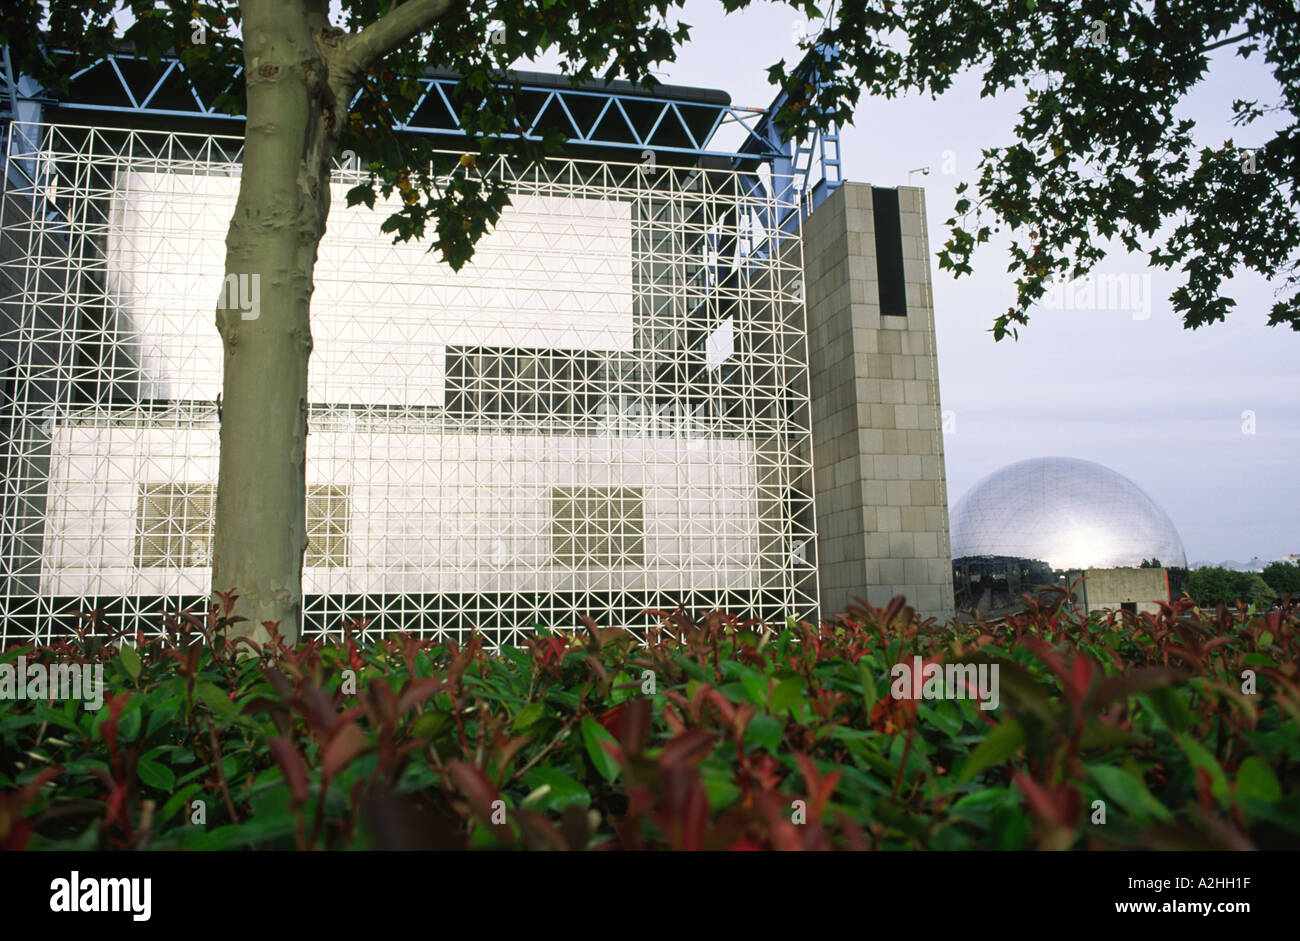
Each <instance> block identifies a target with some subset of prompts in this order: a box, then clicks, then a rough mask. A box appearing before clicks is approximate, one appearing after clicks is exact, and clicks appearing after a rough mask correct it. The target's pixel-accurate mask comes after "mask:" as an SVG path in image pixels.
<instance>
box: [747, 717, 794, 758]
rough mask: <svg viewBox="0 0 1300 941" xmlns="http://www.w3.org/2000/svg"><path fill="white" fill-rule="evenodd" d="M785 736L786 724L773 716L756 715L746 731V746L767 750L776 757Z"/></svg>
mask: <svg viewBox="0 0 1300 941" xmlns="http://www.w3.org/2000/svg"><path fill="white" fill-rule="evenodd" d="M784 735H785V723H784V722H782V721H781V720H780V719H775V718H773V717H772V716H765V715H756V716H754V718H752V719H750V720H749V725H748V726H747V727H746V729H745V738H744V744H745V746H746V747H747V748H753V747H754V746H757V747H759V748H766V749H767V751H768V753H769V754H771V755H772V756H773V757H776V756H777V755H778V754H779V753H780V750H781V738H782V736H784Z"/></svg>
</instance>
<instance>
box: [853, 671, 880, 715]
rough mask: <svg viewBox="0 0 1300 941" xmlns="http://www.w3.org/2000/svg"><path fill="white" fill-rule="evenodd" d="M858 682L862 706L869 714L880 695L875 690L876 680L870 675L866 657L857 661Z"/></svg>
mask: <svg viewBox="0 0 1300 941" xmlns="http://www.w3.org/2000/svg"><path fill="white" fill-rule="evenodd" d="M858 682H859V683H861V684H862V706H863V708H864V709H866V710H867V713H868V714H870V713H871V708H872V707H873V706H874V705H875V704H876V700H877V699H879V698H880V693H879V692H877V690H876V678H875V676H873V675H872V673H871V665H870V664H869V663H868V662H867V658H866V657H863V658H862V659H861V660H859V661H858Z"/></svg>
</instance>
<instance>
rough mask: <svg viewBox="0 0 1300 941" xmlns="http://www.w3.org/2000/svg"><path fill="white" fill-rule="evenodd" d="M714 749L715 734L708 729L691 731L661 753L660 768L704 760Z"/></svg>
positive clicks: (672, 742)
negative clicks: (695, 759)
mask: <svg viewBox="0 0 1300 941" xmlns="http://www.w3.org/2000/svg"><path fill="white" fill-rule="evenodd" d="M712 748H713V733H712V732H709V731H708V730H707V729H690V730H689V731H686V732H683V733H682V734H681V735H678V736H677V737H676V738H674V739H673V740H672V741H671V742H669V743H668V744H667V745H665V746H664V750H663V751H662V752H660V753H659V766H660V767H661V768H673V767H675V766H677V765H680V764H685V763H686V762H688V761H691V760H692V759H694V758H697V757H699V758H702V757H704V755H705V754H707V753H708V752H709V751H711V750H712Z"/></svg>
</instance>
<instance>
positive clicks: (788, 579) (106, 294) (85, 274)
mask: <svg viewBox="0 0 1300 941" xmlns="http://www.w3.org/2000/svg"><path fill="white" fill-rule="evenodd" d="M7 169H8V173H7V181H6V190H5V193H4V198H3V203H2V204H0V223H2V224H3V233H4V235H3V240H4V245H3V251H0V292H2V295H0V304H2V309H3V315H2V316H0V352H2V353H3V360H4V366H5V374H4V377H3V378H4V388H3V399H0V434H2V435H3V438H2V439H0V461H2V462H3V466H4V472H5V473H4V482H3V499H2V502H0V513H2V514H3V515H2V519H0V592H2V594H0V617H2V621H3V628H2V630H3V637H2V638H0V639H3V640H4V641H5V642H12V641H14V640H17V639H21V638H26V637H48V636H50V635H55V634H59V633H64V632H66V631H67V630H68V629H70V628H71V627H72V626H73V625H74V624H75V623H76V622H77V619H78V612H89V611H93V610H99V611H101V612H102V614H103V616H104V619H105V621H106V622H107V623H109V624H112V625H114V626H124V627H128V628H131V629H140V630H145V631H152V630H155V629H157V628H158V627H159V625H160V624H161V612H162V611H163V610H175V609H176V608H177V607H178V606H185V605H197V604H200V603H201V599H202V596H203V595H204V594H205V593H206V592H207V590H208V574H209V573H208V569H207V567H206V566H207V562H208V553H209V552H210V545H211V513H212V507H213V495H214V494H213V487H214V484H215V480H216V465H217V434H218V427H219V426H218V414H217V394H218V392H219V391H220V383H221V344H220V340H219V338H218V336H217V333H216V329H215V326H214V309H215V307H216V301H217V296H218V293H219V291H220V289H221V288H222V278H223V261H224V252H225V249H224V238H225V233H226V227H227V225H228V222H229V219H230V215H231V211H232V209H233V206H234V200H235V196H236V192H237V187H238V173H239V141H238V139H235V138H220V137H212V136H204V135H186V134H170V133H162V132H151V131H126V130H122V131H115V130H107V129H103V128H86V127H74V126H49V125H20V124H15V125H13V127H12V129H11V133H10V153H9V155H8V165H7ZM483 169H484V172H488V173H495V174H498V175H500V176H502V177H503V178H506V179H507V180H508V181H509V182H510V185H511V192H512V203H513V205H512V206H511V207H510V208H508V209H507V210H506V213H505V215H504V217H503V219H502V220H501V224H500V225H499V226H498V227H497V228H496V230H495V231H494V232H492V233H491V234H490V235H489V236H487V237H486V238H485V239H484V240H483V241H482V243H481V244H480V246H479V248H478V251H477V254H476V256H475V259H474V261H473V262H471V264H470V265H468V266H467V267H466V268H465V269H463V270H462V271H461V272H460V273H455V272H453V271H452V270H451V269H450V268H449V267H447V266H445V265H443V264H442V263H440V262H438V261H437V260H436V259H435V257H434V256H433V255H432V254H429V253H428V252H427V251H426V249H427V245H424V244H415V243H411V244H401V245H393V244H390V242H389V239H388V237H387V236H384V235H383V234H381V233H380V230H379V226H380V223H381V222H382V220H383V218H385V216H386V215H387V214H388V210H386V209H385V207H383V206H377V207H376V209H374V210H369V209H366V208H364V207H356V208H348V207H347V206H346V205H345V199H344V193H345V192H346V191H347V189H348V188H349V187H350V186H351V185H354V183H355V182H356V178H355V177H354V176H353V175H351V174H349V173H347V172H345V171H342V170H340V171H339V172H338V173H337V174H336V178H335V182H334V187H335V191H334V201H333V206H334V208H333V209H332V211H331V214H330V218H329V222H328V231H327V235H326V237H325V239H324V242H323V243H322V246H321V254H320V261H319V263H318V264H317V267H316V273H315V284H316V289H315V294H314V297H313V301H312V324H313V335H314V340H315V347H314V352H313V354H312V359H311V367H310V383H309V384H310V389H309V399H310V404H309V425H308V427H309V435H308V470H307V473H308V513H307V517H308V529H309V538H310V545H309V548H308V551H307V556H306V574H305V583H304V590H305V593H306V599H305V607H306V612H305V616H304V617H305V625H304V627H305V630H306V632H307V634H308V635H311V634H313V633H319V632H322V631H331V632H332V631H339V630H342V629H343V628H344V627H345V625H346V624H347V623H348V622H350V621H358V620H363V619H366V620H368V621H369V627H370V629H371V630H374V631H396V630H408V631H414V632H419V633H422V634H424V635H427V636H439V635H443V634H446V635H451V636H461V635H464V634H465V633H466V632H467V631H469V630H471V629H479V630H482V631H485V632H487V633H489V634H491V635H492V638H493V640H496V641H499V642H510V641H511V640H513V639H516V638H517V634H516V632H517V631H519V630H521V629H522V630H526V629H527V628H529V627H530V626H532V625H546V626H556V627H571V626H574V625H576V624H577V623H579V621H578V619H579V617H580V616H581V615H584V614H589V615H591V616H592V617H594V618H596V619H597V621H600V622H602V623H605V624H617V625H620V626H629V627H636V626H638V625H643V624H646V623H647V622H648V621H649V620H651V617H652V616H650V615H647V614H645V613H643V612H644V609H646V608H668V609H672V608H676V607H677V606H679V605H682V606H685V607H687V608H695V609H698V608H714V607H722V608H725V609H728V610H732V611H734V612H736V613H739V614H745V615H758V616H761V617H763V618H766V619H777V618H780V619H783V618H784V617H786V616H789V615H792V616H795V617H805V616H810V615H812V614H814V613H815V610H816V604H817V600H816V599H817V575H816V567H815V562H816V560H815V558H814V555H815V553H814V548H813V547H814V545H815V542H814V537H815V533H814V532H813V527H814V523H813V520H814V513H813V507H812V494H813V492H814V488H813V485H812V480H811V473H812V471H811V445H810V429H809V424H808V422H809V419H808V414H809V402H808V353H807V335H806V331H805V322H804V321H805V310H804V303H803V299H802V279H803V273H802V264H803V259H802V254H801V246H800V242H799V238H798V237H797V236H796V235H791V236H786V237H784V238H783V239H782V240H781V241H780V244H779V247H778V246H777V245H776V243H775V240H774V239H770V238H768V236H769V233H765V232H762V231H761V230H759V229H758V228H757V227H756V226H755V224H754V219H756V218H758V217H759V216H760V215H762V214H763V213H762V210H764V209H766V210H769V212H768V215H769V216H771V215H775V213H773V212H771V210H775V209H778V208H780V207H776V206H774V205H772V204H770V203H768V204H767V205H758V204H757V200H759V199H764V198H769V199H770V197H756V196H753V195H745V194H746V192H747V190H748V189H749V188H748V187H746V186H744V185H743V180H742V178H741V177H740V176H738V175H736V174H733V173H730V172H725V171H702V170H699V169H689V168H688V169H678V168H671V167H661V168H658V169H655V170H653V171H650V172H646V171H645V170H644V169H643V168H642V167H640V166H638V165H624V164H614V163H598V162H581V161H566V160H556V161H550V162H547V163H545V164H542V165H536V166H533V167H530V168H528V169H526V170H517V169H516V168H514V167H512V166H509V165H506V164H504V163H502V164H498V165H496V166H494V167H490V168H483ZM768 189H769V190H771V189H773V188H772V187H769V188H768ZM720 250H722V251H725V252H727V253H728V254H731V253H733V252H734V255H733V257H724V258H719V257H717V256H718V252H719V251H720ZM236 587H237V586H236Z"/></svg>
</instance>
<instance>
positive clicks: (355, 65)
mask: <svg viewBox="0 0 1300 941" xmlns="http://www.w3.org/2000/svg"><path fill="white" fill-rule="evenodd" d="M452 3H453V0H409V2H407V3H403V4H401V5H400V6H397V7H394V8H393V9H392V10H390V11H388V13H387V14H385V16H384V17H383V18H382V19H380V20H377V21H376V22H374V23H371V24H370V25H369V26H367V27H366V28H365V29H363V30H362V31H361V32H359V33H357V34H356V36H354V37H353V38H352V39H351V41H350V42H348V44H347V53H346V54H345V55H344V56H343V59H342V61H341V62H340V63H339V64H340V65H341V66H342V67H343V68H344V69H346V70H347V71H349V72H350V73H352V74H353V75H357V74H360V73H361V72H364V71H365V70H366V69H368V68H370V67H371V66H372V65H374V64H375V63H376V62H377V61H378V60H379V59H380V58H382V57H383V56H385V55H387V54H388V53H390V52H392V51H393V50H394V49H396V48H397V47H398V46H400V45H401V44H402V43H404V42H406V40H408V39H410V38H411V37H412V36H415V35H416V34H418V33H420V32H422V31H424V30H426V29H428V28H429V27H430V26H432V25H433V24H434V23H436V22H437V21H438V20H439V19H441V18H442V17H443V15H444V14H446V12H447V11H448V10H450V9H451V7H452Z"/></svg>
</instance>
